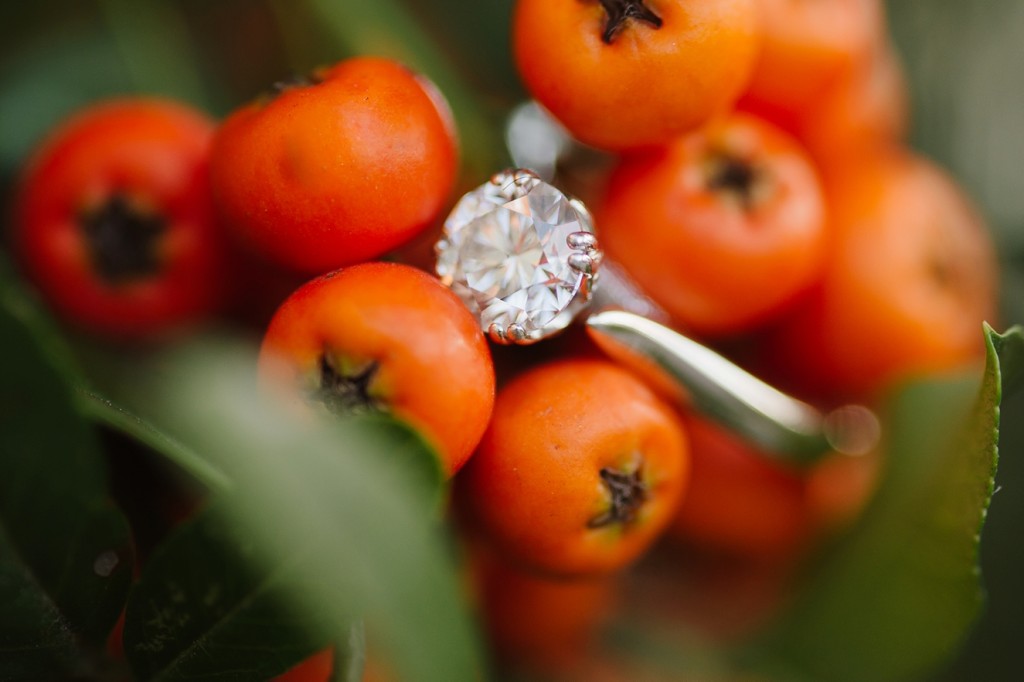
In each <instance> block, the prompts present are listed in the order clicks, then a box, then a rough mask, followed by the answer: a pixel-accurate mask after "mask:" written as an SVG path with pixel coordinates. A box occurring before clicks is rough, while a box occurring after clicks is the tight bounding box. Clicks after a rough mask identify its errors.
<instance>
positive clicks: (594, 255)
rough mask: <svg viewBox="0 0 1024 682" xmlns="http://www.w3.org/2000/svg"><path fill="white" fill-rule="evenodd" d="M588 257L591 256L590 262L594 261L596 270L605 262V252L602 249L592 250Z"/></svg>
mask: <svg viewBox="0 0 1024 682" xmlns="http://www.w3.org/2000/svg"><path fill="white" fill-rule="evenodd" d="M587 255H588V256H590V260H592V261H594V268H595V269H596V268H598V267H600V265H601V262H602V261H604V251H602V250H601V249H592V250H590V251H588V252H587Z"/></svg>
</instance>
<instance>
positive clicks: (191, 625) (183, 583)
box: [124, 500, 330, 680]
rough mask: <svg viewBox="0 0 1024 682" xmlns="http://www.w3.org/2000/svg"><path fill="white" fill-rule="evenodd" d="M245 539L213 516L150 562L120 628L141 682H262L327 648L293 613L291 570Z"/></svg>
mask: <svg viewBox="0 0 1024 682" xmlns="http://www.w3.org/2000/svg"><path fill="white" fill-rule="evenodd" d="M220 503H224V501H223V500H221V501H220ZM247 536H248V534H247V533H246V532H244V529H242V528H239V527H237V526H234V525H232V524H231V523H229V522H228V521H227V518H226V516H225V515H224V514H223V513H221V511H220V510H219V509H218V508H217V507H216V506H213V507H211V508H208V509H207V510H205V511H204V512H203V513H202V514H200V515H199V516H198V517H197V518H195V519H193V520H192V521H189V522H187V523H185V524H184V525H183V526H181V527H180V528H179V529H178V530H177V532H175V534H174V535H173V536H172V537H171V538H170V539H169V540H168V541H167V542H166V543H164V545H162V546H161V548H160V549H159V550H158V551H157V552H156V553H154V555H153V557H152V558H151V559H150V561H149V563H148V564H147V565H146V568H145V570H144V571H143V573H142V576H141V577H140V578H139V582H138V584H137V585H136V586H135V588H134V590H133V591H132V596H131V599H130V600H129V602H128V609H127V613H126V618H125V630H124V642H125V653H126V654H127V656H128V660H129V661H130V662H131V664H132V669H133V670H134V672H135V674H136V676H137V677H138V678H139V679H141V680H192V679H196V678H202V679H210V680H216V679H224V680H235V679H269V678H270V677H271V676H274V675H278V674H281V673H283V672H284V671H286V670H288V669H289V668H291V667H293V666H294V665H296V664H297V663H299V662H300V661H302V660H303V659H305V658H306V657H308V656H310V655H311V654H313V653H315V652H316V651H317V650H319V649H322V648H324V647H326V646H327V643H328V642H329V641H330V640H329V638H328V636H327V635H326V634H325V631H324V629H322V628H319V627H317V625H318V624H317V623H316V615H317V614H316V613H312V612H304V611H302V610H300V609H298V608H295V607H293V606H292V600H291V599H290V597H291V596H292V593H293V591H294V590H295V586H293V585H289V584H288V581H289V580H294V579H295V578H296V575H297V574H296V572H295V571H294V570H290V569H292V566H293V565H294V563H295V562H294V561H280V562H276V563H273V564H272V563H270V562H267V561H264V559H265V557H264V556H262V555H260V554H258V552H257V550H256V547H255V543H254V542H253V541H252V540H249V539H248V537H247Z"/></svg>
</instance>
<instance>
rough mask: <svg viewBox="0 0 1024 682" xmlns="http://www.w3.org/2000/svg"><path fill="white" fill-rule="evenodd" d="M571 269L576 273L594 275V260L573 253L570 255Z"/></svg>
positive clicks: (585, 255) (582, 254)
mask: <svg viewBox="0 0 1024 682" xmlns="http://www.w3.org/2000/svg"><path fill="white" fill-rule="evenodd" d="M568 262H569V267H570V268H572V269H573V270H575V271H576V272H581V273H583V274H584V275H592V274H594V259H593V258H591V257H590V256H589V255H587V254H585V253H580V252H576V253H571V254H569V261H568Z"/></svg>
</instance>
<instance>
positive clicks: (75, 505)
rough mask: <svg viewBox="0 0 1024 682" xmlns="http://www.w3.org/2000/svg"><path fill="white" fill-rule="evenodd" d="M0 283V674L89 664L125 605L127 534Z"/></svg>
mask: <svg viewBox="0 0 1024 682" xmlns="http://www.w3.org/2000/svg"><path fill="white" fill-rule="evenodd" d="M35 316H36V312H35V311H34V310H33V309H31V307H30V306H29V303H28V302H27V300H26V299H25V298H23V297H22V296H21V295H19V294H18V293H17V292H16V291H14V290H13V289H11V288H9V287H4V286H3V284H2V283H0V605H2V606H0V679H4V680H42V679H58V678H60V677H63V676H70V675H73V674H79V675H84V674H87V673H88V672H89V669H88V665H89V663H88V654H87V652H88V651H89V650H90V649H95V648H97V647H99V646H100V645H101V644H102V643H103V640H104V639H105V638H106V636H107V634H108V633H109V632H110V630H111V628H112V627H113V625H114V622H115V620H116V619H117V617H118V614H119V613H120V611H121V608H122V606H123V605H124V601H125V597H126V595H127V592H128V588H129V583H130V580H131V572H132V563H133V558H132V552H131V547H130V544H129V531H128V526H127V524H126V523H125V520H124V518H123V517H122V515H121V514H120V512H118V511H117V509H115V508H114V506H113V505H112V503H111V502H110V499H109V497H108V495H107V488H106V478H105V476H106V473H105V469H104V462H103V460H102V457H101V455H100V452H99V446H98V441H97V439H96V434H95V433H94V432H93V430H92V429H91V428H90V426H89V425H88V423H86V422H85V421H84V420H83V419H82V418H81V417H80V416H79V415H78V413H77V410H76V407H75V401H74V396H73V393H72V388H71V387H70V384H69V382H68V381H67V379H66V374H67V372H66V364H65V361H64V360H63V359H62V358H61V357H59V356H60V353H59V352H58V348H57V346H58V344H56V343H55V342H54V340H53V339H51V340H49V341H48V340H47V339H45V338H41V336H42V335H41V332H42V331H44V330H42V329H41V325H39V324H37V323H36V322H37V321H36V317H35Z"/></svg>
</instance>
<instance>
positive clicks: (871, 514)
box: [758, 329, 1024, 682]
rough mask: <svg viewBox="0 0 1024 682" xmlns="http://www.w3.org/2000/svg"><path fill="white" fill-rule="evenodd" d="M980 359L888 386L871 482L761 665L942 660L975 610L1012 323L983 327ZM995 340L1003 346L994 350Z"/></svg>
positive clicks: (792, 667) (862, 666)
mask: <svg viewBox="0 0 1024 682" xmlns="http://www.w3.org/2000/svg"><path fill="white" fill-rule="evenodd" d="M986 340H987V346H988V358H987V367H986V369H985V373H984V375H983V377H982V381H981V385H980V391H979V384H978V378H977V377H976V376H974V375H971V376H964V377H961V378H959V379H954V380H941V379H934V380H928V381H922V382H920V383H916V384H913V385H911V386H909V387H907V388H906V389H905V390H903V391H902V392H901V393H900V394H899V395H897V396H896V397H895V399H894V400H893V401H892V403H891V405H890V406H889V408H888V410H887V414H886V415H885V417H884V419H883V424H885V425H886V426H887V433H886V441H887V448H886V454H885V460H884V461H885V462H886V470H885V471H884V473H883V479H882V482H881V485H880V488H879V490H878V492H877V494H876V496H875V497H874V499H873V500H872V502H871V503H870V505H869V506H868V508H867V510H866V511H865V513H864V515H863V517H862V518H861V520H860V521H859V523H858V524H857V526H856V527H855V528H854V529H853V530H852V531H851V533H850V534H849V535H848V536H847V537H844V538H841V539H840V541H839V542H838V543H837V545H836V547H835V548H834V550H833V551H832V552H830V553H829V554H828V555H827V556H826V557H825V558H824V559H823V561H822V562H821V563H820V565H818V566H817V567H816V568H815V570H813V571H812V573H811V575H810V576H808V580H807V582H806V583H805V586H804V588H803V589H802V591H801V594H800V596H799V598H798V600H797V602H796V604H795V605H794V606H793V608H792V609H791V611H790V612H789V613H788V615H787V616H786V617H785V618H784V619H783V620H782V622H781V624H780V626H779V627H778V629H777V630H776V631H774V632H773V634H772V635H771V636H769V637H768V638H767V640H766V641H764V642H762V643H761V644H762V646H761V647H760V648H759V649H758V658H759V660H758V664H759V665H760V667H761V668H762V669H764V670H767V671H770V672H771V673H773V675H774V676H775V677H778V678H780V679H797V680H839V681H845V680H849V681H851V682H854V681H858V682H859V681H862V680H873V681H880V682H881V681H885V680H905V679H914V678H917V677H919V676H920V675H922V674H924V673H926V672H928V671H930V670H932V669H933V668H935V667H936V666H937V665H938V664H940V663H941V662H942V661H943V660H944V659H945V658H947V657H948V656H949V655H950V653H951V652H952V651H953V650H954V649H955V647H956V646H957V645H958V644H959V643H960V641H961V640H962V638H963V637H964V635H965V634H966V632H967V630H968V628H969V627H970V625H971V624H972V623H973V621H974V620H975V618H976V617H977V615H978V613H979V609H980V606H981V603H982V593H981V588H980V585H979V570H978V545H979V541H980V529H981V526H982V523H983V521H984V518H985V514H986V511H987V508H988V504H989V500H990V498H991V495H992V490H993V484H994V476H995V470H996V462H997V455H996V445H997V440H998V425H999V402H1000V397H1001V393H1000V370H1001V361H1002V362H1005V363H1006V365H1007V366H1008V367H1012V366H1016V365H1017V363H1019V362H1021V360H1022V355H1021V350H1022V348H1024V347H1022V345H1021V344H1022V342H1024V339H1022V338H1021V332H1020V330H1019V329H1015V330H1013V331H1011V332H1009V333H1008V334H1007V335H1005V336H999V335H997V334H995V333H994V332H992V331H991V330H990V329H987V330H986ZM997 348H998V349H1002V351H1003V352H997Z"/></svg>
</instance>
